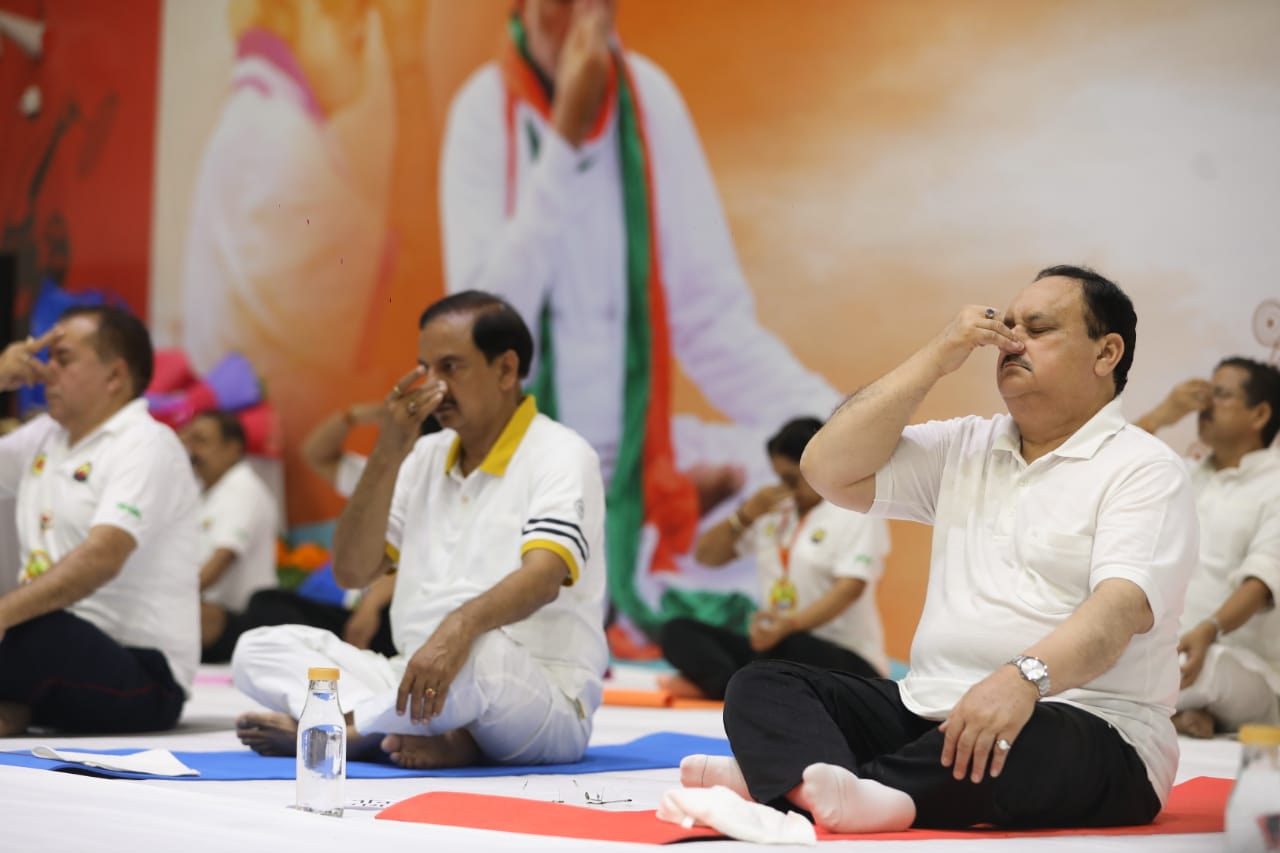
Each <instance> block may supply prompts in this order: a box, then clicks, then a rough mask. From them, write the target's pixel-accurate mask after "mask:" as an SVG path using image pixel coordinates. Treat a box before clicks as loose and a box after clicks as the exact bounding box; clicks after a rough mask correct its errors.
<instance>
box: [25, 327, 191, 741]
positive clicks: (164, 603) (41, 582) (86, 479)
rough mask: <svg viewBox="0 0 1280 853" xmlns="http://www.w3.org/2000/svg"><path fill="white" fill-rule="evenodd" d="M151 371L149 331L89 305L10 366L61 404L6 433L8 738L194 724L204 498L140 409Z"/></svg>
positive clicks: (175, 445)
mask: <svg viewBox="0 0 1280 853" xmlns="http://www.w3.org/2000/svg"><path fill="white" fill-rule="evenodd" d="M46 343H48V344H49V346H50V358H49V363H48V365H43V364H41V363H39V362H38V361H37V360H36V359H35V358H34V355H35V353H36V352H38V351H39V349H40V348H41V347H42V346H44V345H45V344H46ZM151 371H152V350H151V338H150V335H149V334H148V333H147V330H146V327H145V326H143V325H142V323H141V322H140V321H139V320H138V319H137V318H136V317H134V316H132V315H131V314H129V313H128V312H127V311H124V310H123V309H119V308H114V307H88V308H73V309H71V310H69V311H68V312H67V313H66V314H64V315H63V317H62V320H61V321H60V322H59V323H58V325H57V326H56V327H55V330H54V331H53V333H51V334H50V335H47V336H46V337H45V338H42V339H41V340H39V341H28V342H27V343H25V344H14V345H12V346H10V347H9V348H8V349H7V350H5V352H4V355H3V356H0V389H4V390H10V389H13V388H16V387H18V386H19V385H21V384H23V383H30V382H44V383H45V389H46V397H47V398H48V401H49V413H48V414H47V415H41V416H40V417H38V418H36V419H35V420H33V421H31V422H30V423H28V424H27V425H26V426H24V427H22V428H21V429H19V430H17V431H16V432H13V433H11V434H9V435H7V436H5V437H4V438H2V439H0V491H4V492H6V493H9V494H12V493H15V492H16V494H17V498H18V500H17V526H18V542H17V547H18V548H19V549H20V552H21V563H22V565H23V569H22V576H21V585H20V586H19V587H18V588H17V589H15V590H13V591H12V592H10V593H8V594H6V595H4V596H3V597H0V734H3V735H14V734H18V733H21V732H23V731H25V730H26V728H27V727H28V726H29V725H39V726H51V727H55V728H59V729H65V730H70V731H82V732H135V731H150V730H157V729H167V728H171V727H172V726H173V725H174V724H175V723H177V721H178V716H179V714H180V713H181V711H182V704H183V702H184V701H185V697H186V691H187V690H188V689H189V688H190V685H191V681H192V678H193V677H194V675H195V669H196V664H197V661H198V659H199V655H200V639H199V633H198V627H197V626H198V625H199V610H198V602H199V598H198V593H197V588H196V583H197V571H198V563H197V560H198V556H197V553H196V549H197V545H198V530H197V526H196V496H197V488H196V482H195V477H194V476H193V475H192V473H191V466H190V465H189V464H188V462H187V459H186V454H185V453H184V452H183V449H182V445H181V443H180V442H179V441H178V437H177V436H176V435H174V434H173V431H172V430H170V429H169V428H168V427H166V426H163V425H161V424H159V423H157V422H156V421H155V420H153V419H152V418H151V416H150V415H149V414H147V404H146V401H145V400H142V399H140V398H141V395H142V392H143V390H144V389H145V388H146V387H147V385H148V383H149V382H150V381H151Z"/></svg>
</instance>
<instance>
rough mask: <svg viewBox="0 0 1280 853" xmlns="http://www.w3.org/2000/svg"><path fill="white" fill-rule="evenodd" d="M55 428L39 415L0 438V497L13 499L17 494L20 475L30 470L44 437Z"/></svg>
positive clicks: (47, 417)
mask: <svg viewBox="0 0 1280 853" xmlns="http://www.w3.org/2000/svg"><path fill="white" fill-rule="evenodd" d="M55 426H56V425H55V424H54V422H53V419H52V418H50V417H49V416H48V415H41V416H40V417H38V418H35V419H33V420H31V421H28V422H27V423H25V424H23V425H22V426H20V427H18V428H17V429H16V430H14V431H13V432H11V433H9V434H8V435H6V436H0V497H13V496H14V495H16V494H17V493H18V484H19V483H21V482H22V475H23V474H25V473H26V472H27V471H28V470H30V469H31V465H32V463H33V462H34V461H35V458H36V453H37V452H38V451H39V449H40V445H41V444H42V443H43V442H44V439H45V436H47V435H48V434H49V432H50V430H52V429H54V428H55Z"/></svg>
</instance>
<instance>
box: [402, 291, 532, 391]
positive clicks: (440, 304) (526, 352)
mask: <svg viewBox="0 0 1280 853" xmlns="http://www.w3.org/2000/svg"><path fill="white" fill-rule="evenodd" d="M445 314H474V315H475V321H474V322H473V323H472V325H471V340H472V342H474V343H475V345H476V349H478V350H480V352H482V353H484V357H485V359H486V360H488V361H489V362H492V361H493V360H494V359H495V358H497V357H498V356H500V355H502V354H503V353H504V352H506V351H507V350H514V351H515V354H516V358H517V359H518V360H519V367H518V368H517V375H518V376H519V377H520V378H521V379H524V378H525V377H527V376H528V375H529V362H531V361H532V360H533V336H532V335H531V334H529V327H528V326H526V325H525V322H524V320H523V319H522V318H521V317H520V314H519V312H517V311H516V309H514V308H512V307H511V304H510V303H509V302H507V301H506V300H505V299H503V298H501V297H499V296H494V295H493V294H492V293H485V292H484V291H483V290H464V291H461V292H460V293H454V294H450V295H449V296H446V297H445V298H444V299H440V300H438V301H436V302H433V303H431V304H430V305H428V306H427V310H426V311H423V312H422V316H421V317H420V318H419V319H418V328H419V329H425V328H426V326H427V324H428V323H430V322H431V321H432V320H434V319H436V318H437V317H443V316H444V315H445Z"/></svg>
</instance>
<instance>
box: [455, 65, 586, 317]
mask: <svg viewBox="0 0 1280 853" xmlns="http://www.w3.org/2000/svg"><path fill="white" fill-rule="evenodd" d="M505 97H506V94H505V90H504V88H503V85H502V79H501V76H500V74H499V73H498V71H497V69H496V68H495V67H493V66H486V67H485V68H482V69H481V70H480V71H479V72H477V73H476V74H475V75H474V76H473V77H472V78H471V79H470V80H468V81H467V83H466V84H465V85H464V86H463V87H462V89H461V91H459V93H458V95H457V96H456V97H455V98H454V100H453V103H452V104H451V105H450V108H449V115H448V118H447V120H446V124H445V132H444V142H443V143H442V145H441V159H440V223H441V230H442V233H443V237H444V245H443V252H444V266H445V287H446V289H447V290H448V291H449V292H450V293H455V292H457V291H460V290H468V289H477V290H485V291H488V292H490V293H495V294H497V295H499V296H501V297H502V298H504V299H506V300H507V301H508V302H510V303H511V305H512V307H514V308H515V309H516V311H518V312H519V314H520V316H521V317H524V318H525V321H526V322H527V323H528V324H529V326H530V329H531V331H532V332H533V333H534V335H535V336H536V335H537V334H538V329H537V324H536V323H535V322H533V320H534V318H536V317H538V315H539V312H540V311H541V310H542V305H543V302H544V300H545V297H546V293H547V291H548V289H549V288H550V286H551V284H552V282H553V281H554V280H555V278H556V270H555V264H556V262H557V259H558V258H560V257H562V256H563V254H564V252H563V249H562V244H563V243H564V240H565V232H566V229H567V226H568V224H569V223H570V222H572V221H573V218H574V210H575V209H576V208H577V206H578V205H579V203H580V200H581V199H582V198H583V197H584V195H585V194H584V193H583V192H582V190H581V189H580V185H581V183H582V182H584V181H585V180H586V177H585V176H586V171H580V170H579V168H578V165H579V164H578V155H577V154H576V152H575V151H574V150H573V148H572V147H571V146H570V145H569V144H568V143H567V142H565V141H564V140H563V139H561V138H560V137H559V136H557V135H556V134H555V133H554V132H551V131H549V132H547V133H545V134H543V136H542V138H541V139H540V149H539V156H538V159H537V162H536V163H535V165H534V167H533V174H532V176H531V178H530V180H529V181H528V183H527V185H526V188H525V191H524V192H522V193H521V194H520V197H519V198H518V199H516V203H515V208H514V211H513V214H512V216H511V217H510V218H509V219H508V217H507V209H506V208H507V176H506V158H507V150H506V146H507V141H506V134H507V131H506V126H505V116H504V107H505ZM518 141H519V140H518V139H517V142H518Z"/></svg>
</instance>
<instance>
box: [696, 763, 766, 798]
mask: <svg viewBox="0 0 1280 853" xmlns="http://www.w3.org/2000/svg"><path fill="white" fill-rule="evenodd" d="M680 784H681V785H682V786H683V787H685V788H711V787H713V786H715V785H723V786H724V787H726V788H728V789H729V790H730V791H733V792H734V793H735V794H737V795H738V796H739V797H742V798H743V799H744V800H750V799H751V792H750V791H748V790H747V780H746V779H744V778H743V776H742V768H740V767H738V760H737V759H736V758H730V757H729V756H727V755H686V756H685V757H684V758H682V759H680Z"/></svg>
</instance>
